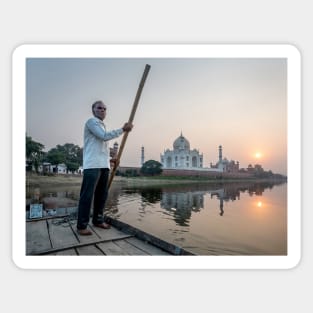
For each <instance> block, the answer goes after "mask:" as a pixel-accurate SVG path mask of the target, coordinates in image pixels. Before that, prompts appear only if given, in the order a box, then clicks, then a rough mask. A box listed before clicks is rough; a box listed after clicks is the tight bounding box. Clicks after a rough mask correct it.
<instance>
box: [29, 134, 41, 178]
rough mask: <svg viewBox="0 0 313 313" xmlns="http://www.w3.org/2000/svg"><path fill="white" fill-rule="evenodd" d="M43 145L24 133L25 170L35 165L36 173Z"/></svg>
mask: <svg viewBox="0 0 313 313" xmlns="http://www.w3.org/2000/svg"><path fill="white" fill-rule="evenodd" d="M44 148H45V146H44V145H43V144H41V143H39V142H36V141H34V140H33V139H32V137H30V136H27V135H26V162H27V170H32V167H33V166H34V167H35V171H36V172H37V173H38V167H39V164H40V163H41V162H42V160H43V157H44V154H45V153H44V151H43V149H44Z"/></svg>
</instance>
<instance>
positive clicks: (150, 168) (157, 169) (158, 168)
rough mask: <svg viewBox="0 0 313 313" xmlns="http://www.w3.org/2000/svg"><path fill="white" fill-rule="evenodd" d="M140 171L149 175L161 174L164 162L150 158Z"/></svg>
mask: <svg viewBox="0 0 313 313" xmlns="http://www.w3.org/2000/svg"><path fill="white" fill-rule="evenodd" d="M140 172H141V173H142V174H144V175H149V176H153V175H160V174H161V173H162V164H161V163H160V162H158V161H155V160H149V161H147V162H145V163H144V164H143V165H142V167H141V169H140Z"/></svg>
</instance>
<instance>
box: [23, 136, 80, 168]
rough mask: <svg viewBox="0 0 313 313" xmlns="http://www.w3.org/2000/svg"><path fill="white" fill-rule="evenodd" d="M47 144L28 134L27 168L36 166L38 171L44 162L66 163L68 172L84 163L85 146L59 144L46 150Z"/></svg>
mask: <svg viewBox="0 0 313 313" xmlns="http://www.w3.org/2000/svg"><path fill="white" fill-rule="evenodd" d="M44 149H45V146H44V145H43V144H42V143H40V142H37V141H35V140H33V139H32V137H30V136H27V135H26V170H27V171H32V169H33V168H34V169H35V171H36V172H37V173H38V171H39V166H40V165H41V164H43V163H44V162H47V163H50V164H53V165H56V166H58V164H62V163H63V164H65V165H66V167H67V171H68V172H75V171H77V170H78V168H79V166H80V165H81V164H82V163H83V148H80V147H79V146H78V145H75V144H73V143H66V144H64V145H57V146H56V147H55V148H52V149H50V150H49V151H48V152H45V151H44Z"/></svg>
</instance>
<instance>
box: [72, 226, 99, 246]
mask: <svg viewBox="0 0 313 313" xmlns="http://www.w3.org/2000/svg"><path fill="white" fill-rule="evenodd" d="M87 229H89V230H91V231H92V235H89V236H82V235H80V234H79V233H78V232H77V230H76V226H75V233H76V234H77V236H78V240H79V242H80V243H93V242H96V241H99V240H100V237H99V236H98V235H97V233H95V232H94V231H93V229H92V228H91V227H90V225H88V226H87Z"/></svg>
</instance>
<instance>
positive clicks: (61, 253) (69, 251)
mask: <svg viewBox="0 0 313 313" xmlns="http://www.w3.org/2000/svg"><path fill="white" fill-rule="evenodd" d="M50 255H77V253H76V250H75V249H67V250H63V251H59V252H56V253H52V254H50Z"/></svg>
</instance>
